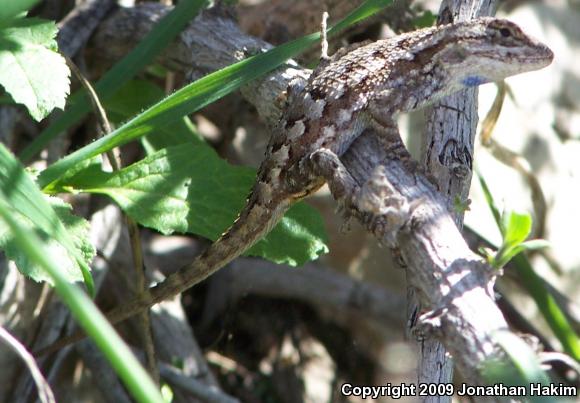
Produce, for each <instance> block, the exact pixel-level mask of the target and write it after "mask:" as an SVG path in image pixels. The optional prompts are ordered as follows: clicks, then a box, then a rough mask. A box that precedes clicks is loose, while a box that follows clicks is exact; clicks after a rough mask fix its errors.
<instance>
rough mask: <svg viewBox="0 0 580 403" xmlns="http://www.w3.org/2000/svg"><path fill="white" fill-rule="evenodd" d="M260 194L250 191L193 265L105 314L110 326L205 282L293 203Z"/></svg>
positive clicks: (260, 236) (268, 229)
mask: <svg viewBox="0 0 580 403" xmlns="http://www.w3.org/2000/svg"><path fill="white" fill-rule="evenodd" d="M261 193H262V192H256V191H255V190H254V192H252V196H251V197H250V200H248V203H247V204H246V207H244V209H243V210H242V212H241V213H240V215H239V216H238V218H237V219H236V221H235V222H234V223H233V224H232V226H231V227H230V228H229V229H228V230H227V231H226V232H224V233H223V234H222V236H221V237H220V238H219V239H218V240H217V241H215V242H214V243H213V244H211V245H210V246H209V247H208V248H207V249H206V250H205V251H204V252H203V253H202V254H201V255H199V256H198V257H196V258H195V259H194V260H193V262H191V263H190V264H188V265H187V266H184V267H182V268H180V269H179V270H178V271H176V272H175V273H173V274H171V275H169V276H168V277H167V278H166V279H165V280H164V281H163V282H161V283H159V284H157V285H155V286H154V287H152V288H150V289H149V292H148V293H146V294H144V295H143V296H142V297H141V298H138V299H136V300H134V301H132V302H129V304H124V305H121V306H119V307H117V308H115V309H113V310H112V311H111V312H109V313H108V314H107V318H108V319H109V321H110V322H111V323H117V322H120V321H123V320H125V319H127V318H129V317H131V316H133V315H134V314H136V313H138V312H141V311H143V310H145V309H147V308H150V307H151V306H153V305H155V304H157V303H159V302H161V301H163V300H165V299H168V298H171V297H173V296H175V295H177V294H179V293H180V292H183V291H185V290H187V289H188V288H190V287H192V286H194V285H195V284H197V283H199V282H201V281H203V280H205V279H206V278H207V277H209V276H210V275H212V274H213V273H215V272H216V271H217V270H219V269H220V268H222V267H223V266H225V265H226V264H228V263H229V262H231V261H232V260H234V259H235V258H237V257H238V256H240V255H241V254H242V253H244V252H245V251H246V250H247V249H249V248H250V247H251V246H252V245H253V244H254V243H256V242H257V241H258V240H260V239H261V238H262V237H263V236H264V235H265V234H267V233H268V232H270V230H271V229H272V228H273V227H274V226H275V225H276V224H277V223H278V222H279V221H280V220H281V219H282V217H283V215H284V213H285V212H286V211H287V210H288V208H289V207H290V205H291V204H292V200H291V199H287V198H279V199H278V198H277V197H269V198H268V199H269V200H268V201H263V200H260V199H263V198H262V197H260V195H261Z"/></svg>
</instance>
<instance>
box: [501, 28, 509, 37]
mask: <svg viewBox="0 0 580 403" xmlns="http://www.w3.org/2000/svg"><path fill="white" fill-rule="evenodd" d="M499 33H500V34H501V36H503V37H504V38H509V37H510V36H511V35H512V32H511V31H510V30H509V29H508V28H501V29H500V30H499Z"/></svg>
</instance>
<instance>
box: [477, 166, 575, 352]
mask: <svg viewBox="0 0 580 403" xmlns="http://www.w3.org/2000/svg"><path fill="white" fill-rule="evenodd" d="M478 175H479V179H480V183H481V184H482V187H483V188H484V193H485V195H486V199H487V203H488V206H489V208H490V209H491V211H492V213H493V216H494V218H495V221H496V224H497V226H498V227H499V228H501V226H502V225H501V218H500V215H499V212H498V209H497V208H496V207H495V203H494V200H493V195H492V194H491V192H489V189H488V188H487V186H486V184H485V180H484V178H483V176H482V175H481V174H480V173H478ZM479 236H480V237H481V235H479ZM482 238H483V237H482ZM487 242H488V243H489V244H491V242H489V241H487ZM496 259H497V258H496ZM500 264H501V262H500ZM512 264H513V265H514V267H515V268H516V270H517V272H518V277H519V279H520V280H521V283H522V285H523V286H524V287H525V289H526V290H527V292H528V293H529V294H530V296H531V297H532V298H533V299H534V302H535V303H536V306H537V307H538V309H539V311H540V312H541V313H542V316H543V317H544V319H545V320H546V322H547V323H548V325H549V326H550V329H552V331H553V332H554V334H555V335H556V337H557V338H558V340H559V341H560V343H562V346H563V347H564V350H565V351H566V352H567V353H568V354H569V355H571V356H572V357H574V359H575V360H578V361H580V340H579V338H578V335H577V334H576V332H575V331H574V329H573V327H572V325H571V324H570V322H569V321H568V319H567V318H566V315H564V312H562V309H560V307H559V306H558V303H557V302H556V300H555V298H554V296H553V295H552V294H551V293H550V291H549V290H548V289H547V288H546V286H545V284H544V282H543V280H542V278H540V276H538V274H537V273H536V272H535V271H534V268H533V267H532V265H531V264H530V261H529V260H528V259H527V258H526V257H525V256H524V255H517V256H514V257H513V262H512ZM494 267H501V266H495V265H494Z"/></svg>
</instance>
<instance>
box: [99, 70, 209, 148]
mask: <svg viewBox="0 0 580 403" xmlns="http://www.w3.org/2000/svg"><path fill="white" fill-rule="evenodd" d="M163 97H165V93H164V92H163V90H162V89H161V88H159V87H158V86H157V85H155V84H153V83H152V82H150V81H146V80H131V81H129V82H127V83H126V84H125V85H124V86H123V87H121V88H120V89H119V91H118V92H117V93H116V94H115V95H114V96H112V97H111V98H109V99H108V100H107V101H106V102H105V103H104V106H105V109H106V110H107V112H108V114H109V117H110V119H111V121H113V122H115V123H121V122H123V121H126V120H127V119H129V118H130V117H132V116H135V115H137V114H138V113H140V112H141V111H142V110H143V109H144V108H145V107H146V106H148V105H151V104H154V103H155V102H157V101H159V100H160V99H163ZM143 141H144V143H145V144H144V145H145V148H146V150H147V153H148V154H153V153H154V152H155V151H158V150H161V149H162V148H166V147H170V146H175V145H178V144H183V143H186V142H193V143H196V142H201V141H203V140H202V138H201V136H200V135H199V134H198V133H197V132H196V131H195V129H194V125H193V123H192V122H191V120H190V119H189V118H188V117H187V116H183V117H181V118H180V119H177V120H175V121H174V122H170V123H169V124H167V125H163V126H161V127H159V129H158V131H157V132H155V133H152V134H150V135H148V136H145V137H144V138H143Z"/></svg>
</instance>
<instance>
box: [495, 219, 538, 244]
mask: <svg viewBox="0 0 580 403" xmlns="http://www.w3.org/2000/svg"><path fill="white" fill-rule="evenodd" d="M502 228H503V236H504V237H503V245H504V246H505V247H507V248H510V247H512V246H515V245H518V244H520V243H522V242H523V241H525V240H526V238H527V237H528V235H530V231H531V230H532V217H531V216H530V214H529V213H519V212H516V211H508V212H506V213H504V214H503V216H502Z"/></svg>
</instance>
